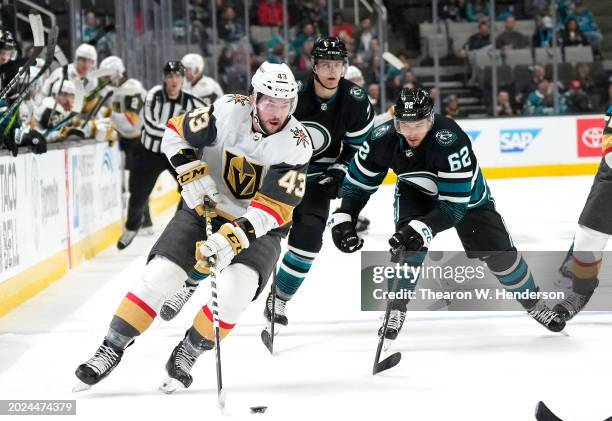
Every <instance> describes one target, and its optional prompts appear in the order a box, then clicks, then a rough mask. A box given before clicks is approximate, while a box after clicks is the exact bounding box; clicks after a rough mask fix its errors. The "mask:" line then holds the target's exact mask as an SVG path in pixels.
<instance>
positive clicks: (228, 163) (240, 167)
mask: <svg viewBox="0 0 612 421" xmlns="http://www.w3.org/2000/svg"><path fill="white" fill-rule="evenodd" d="M263 168H264V167H263V165H260V164H256V163H254V162H251V161H249V160H248V159H246V158H245V157H244V156H238V155H234V154H233V153H231V152H230V151H228V150H226V151H225V163H224V166H223V180H224V181H225V185H226V186H227V188H228V189H229V191H231V192H232V194H233V195H234V197H235V198H236V199H240V200H242V199H252V198H253V196H255V193H257V191H258V190H259V186H260V184H261V180H262V174H263Z"/></svg>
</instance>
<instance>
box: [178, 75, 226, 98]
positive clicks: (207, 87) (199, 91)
mask: <svg viewBox="0 0 612 421" xmlns="http://www.w3.org/2000/svg"><path fill="white" fill-rule="evenodd" d="M183 90H184V91H186V92H189V93H190V94H191V95H193V96H195V97H198V98H200V99H201V100H202V101H204V103H205V104H206V105H211V104H212V103H213V102H215V101H216V100H217V98H220V97H222V96H223V89H221V85H219V84H218V83H217V81H216V80H214V79H213V78H211V77H207V76H202V77H201V78H200V79H199V80H198V81H197V82H196V83H195V84H194V85H192V84H191V83H190V82H188V81H187V79H185V82H183Z"/></svg>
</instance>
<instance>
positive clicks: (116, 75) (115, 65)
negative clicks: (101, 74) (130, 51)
mask: <svg viewBox="0 0 612 421" xmlns="http://www.w3.org/2000/svg"><path fill="white" fill-rule="evenodd" d="M100 69H108V70H112V71H113V75H112V76H111V79H112V80H119V79H121V78H122V77H123V75H124V73H125V66H124V65H123V60H121V58H119V57H117V56H108V57H106V58H105V59H104V60H102V61H101V62H100Z"/></svg>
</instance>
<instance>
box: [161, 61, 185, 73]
mask: <svg viewBox="0 0 612 421" xmlns="http://www.w3.org/2000/svg"><path fill="white" fill-rule="evenodd" d="M170 73H178V74H179V75H181V76H185V66H183V63H181V61H180V60H170V61H169V62H167V63H166V65H165V66H164V76H168V75H169V74H170Z"/></svg>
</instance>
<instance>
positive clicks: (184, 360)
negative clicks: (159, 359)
mask: <svg viewBox="0 0 612 421" xmlns="http://www.w3.org/2000/svg"><path fill="white" fill-rule="evenodd" d="M185 340H186V339H184V340H182V341H180V342H179V344H178V345H177V346H175V347H174V350H173V351H172V354H170V358H168V362H166V373H168V378H167V379H166V380H164V382H163V383H162V385H161V386H160V387H159V389H160V390H161V391H162V392H164V393H168V394H170V393H172V392H174V391H175V390H176V389H177V388H178V387H179V386H180V385H182V386H183V387H185V388H187V387H189V386H191V383H192V382H193V377H192V376H191V374H190V371H191V368H192V367H193V364H194V363H195V362H196V359H197V358H198V357H197V356H196V355H192V354H190V353H189V352H188V351H187V349H185V343H184V341H185Z"/></svg>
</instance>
